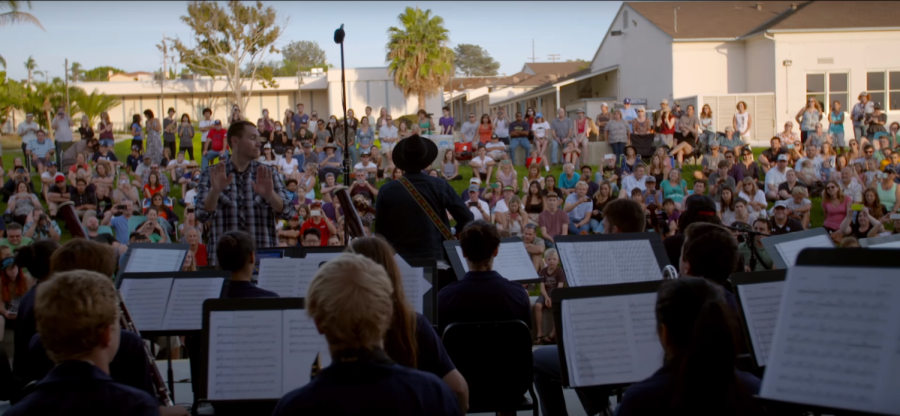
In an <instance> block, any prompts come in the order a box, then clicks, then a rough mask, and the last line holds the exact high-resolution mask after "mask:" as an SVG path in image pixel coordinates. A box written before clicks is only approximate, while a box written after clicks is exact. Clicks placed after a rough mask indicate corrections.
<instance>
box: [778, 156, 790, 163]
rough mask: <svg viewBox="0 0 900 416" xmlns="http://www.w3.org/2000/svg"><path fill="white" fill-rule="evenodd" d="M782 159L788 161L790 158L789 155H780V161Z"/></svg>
mask: <svg viewBox="0 0 900 416" xmlns="http://www.w3.org/2000/svg"><path fill="white" fill-rule="evenodd" d="M782 160H783V161H785V162H787V160H788V157H787V155H778V161H779V162H780V161H782Z"/></svg>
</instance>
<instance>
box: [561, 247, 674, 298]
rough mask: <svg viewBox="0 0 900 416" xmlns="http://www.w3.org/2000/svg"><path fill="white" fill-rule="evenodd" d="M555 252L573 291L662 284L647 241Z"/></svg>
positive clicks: (657, 264)
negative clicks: (622, 285) (640, 284)
mask: <svg viewBox="0 0 900 416" xmlns="http://www.w3.org/2000/svg"><path fill="white" fill-rule="evenodd" d="M556 248H557V249H558V250H559V254H560V259H561V260H562V262H563V268H564V269H565V271H566V283H567V284H568V285H569V286H571V287H578V286H599V285H609V284H616V283H632V282H645V281H650V280H662V271H660V267H659V263H658V262H657V260H656V255H655V254H654V253H653V248H652V247H651V246H650V241H648V240H625V241H580V242H577V243H558V244H557V245H556Z"/></svg>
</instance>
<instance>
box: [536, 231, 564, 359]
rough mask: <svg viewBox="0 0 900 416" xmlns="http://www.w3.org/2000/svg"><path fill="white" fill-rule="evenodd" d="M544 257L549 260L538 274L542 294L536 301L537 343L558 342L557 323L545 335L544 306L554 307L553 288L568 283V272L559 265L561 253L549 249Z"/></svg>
mask: <svg viewBox="0 0 900 416" xmlns="http://www.w3.org/2000/svg"><path fill="white" fill-rule="evenodd" d="M544 258H545V259H546V261H547V267H544V268H543V269H541V271H540V272H539V273H538V276H540V277H541V283H540V289H541V295H540V296H538V298H537V300H536V301H535V302H534V327H535V328H536V329H537V338H536V339H535V341H534V344H535V345H538V344H556V323H554V324H553V327H552V329H551V330H550V335H548V336H546V337H545V336H544V327H543V322H542V320H543V316H544V313H543V312H544V308H548V309H549V308H553V301H552V300H551V299H550V294H551V293H553V289H556V288H558V287H565V285H566V272H565V271H563V269H562V267H559V253H557V252H556V249H555V248H551V249H548V250H547V251H546V252H545V253H544Z"/></svg>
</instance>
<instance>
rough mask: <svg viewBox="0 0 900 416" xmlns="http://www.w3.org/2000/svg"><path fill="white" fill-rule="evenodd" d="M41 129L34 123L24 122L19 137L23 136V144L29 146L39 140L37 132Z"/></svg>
mask: <svg viewBox="0 0 900 416" xmlns="http://www.w3.org/2000/svg"><path fill="white" fill-rule="evenodd" d="M40 129H41V127H40V126H38V124H37V123H36V122H34V121H32V122H31V123H29V122H27V121H23V122H21V123H19V131H18V133H19V136H22V143H24V144H28V143H31V141H32V140H37V131H38V130H40Z"/></svg>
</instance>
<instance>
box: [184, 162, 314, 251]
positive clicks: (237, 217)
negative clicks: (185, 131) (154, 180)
mask: <svg viewBox="0 0 900 416" xmlns="http://www.w3.org/2000/svg"><path fill="white" fill-rule="evenodd" d="M220 163H224V164H225V176H229V175H231V174H234V179H232V181H231V185H228V186H227V187H226V188H225V189H224V190H222V193H221V194H220V195H219V201H218V204H216V210H215V211H212V212H210V211H207V210H206V209H205V203H206V197H207V196H208V195H209V189H210V180H209V168H210V167H211V166H210V167H207V168H206V169H203V173H202V174H201V175H200V184H199V187H198V188H197V204H196V216H197V220H199V221H200V222H209V223H210V236H209V243H208V244H207V253H209V264H210V265H215V264H216V243H217V242H218V240H219V236H221V235H222V234H224V233H226V232H228V231H233V230H240V231H245V232H247V233H249V234H250V235H251V236H253V238H254V240H255V241H256V246H257V247H276V246H278V239H277V234H276V232H275V221H276V219H278V218H283V219H288V218H290V217H292V216H293V215H294V214H295V213H296V211H295V209H294V206H293V205H291V199H290V198H289V197H288V194H287V190H286V189H285V187H284V177H283V176H282V175H281V174H280V173H278V172H277V171H275V170H274V168H272V167H268V166H267V167H266V168H267V169H269V170H271V171H272V182H273V185H274V190H275V193H276V194H277V195H278V197H279V198H281V201H282V203H283V204H284V208H283V209H282V210H281V211H280V212H275V211H273V210H272V206H271V205H269V203H268V202H267V201H266V200H265V199H264V198H263V197H262V196H260V195H258V194H256V193H254V192H253V185H252V183H253V182H256V170H257V168H258V167H259V166H260V165H262V164H261V163H259V162H257V161H255V160H254V161H251V162H250V165H249V166H247V169H246V170H245V171H243V172H238V171H236V170H235V169H234V165H232V164H231V159H226V160H225V161H223V162H220Z"/></svg>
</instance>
